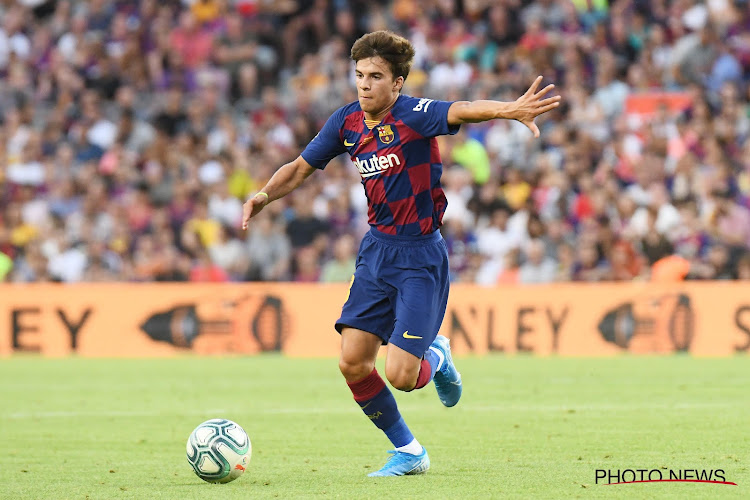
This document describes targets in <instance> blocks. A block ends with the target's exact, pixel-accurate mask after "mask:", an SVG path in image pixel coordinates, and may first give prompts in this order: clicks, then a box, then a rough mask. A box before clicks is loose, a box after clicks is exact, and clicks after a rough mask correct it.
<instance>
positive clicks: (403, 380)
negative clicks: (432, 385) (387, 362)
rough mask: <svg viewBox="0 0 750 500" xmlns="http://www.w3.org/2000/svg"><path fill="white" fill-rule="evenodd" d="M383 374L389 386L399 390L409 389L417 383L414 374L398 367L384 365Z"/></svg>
mask: <svg viewBox="0 0 750 500" xmlns="http://www.w3.org/2000/svg"><path fill="white" fill-rule="evenodd" d="M385 376H386V378H387V379H388V382H390V384H391V386H392V387H393V388H394V389H398V390H399V391H411V390H412V389H414V386H415V385H417V377H416V375H415V374H414V373H411V371H410V370H406V369H403V368H400V367H396V368H391V367H386V371H385Z"/></svg>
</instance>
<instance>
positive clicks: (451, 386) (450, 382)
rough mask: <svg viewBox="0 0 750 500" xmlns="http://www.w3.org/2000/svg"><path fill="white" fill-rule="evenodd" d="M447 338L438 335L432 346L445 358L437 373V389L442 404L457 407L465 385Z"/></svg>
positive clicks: (435, 379) (435, 380)
mask: <svg viewBox="0 0 750 500" xmlns="http://www.w3.org/2000/svg"><path fill="white" fill-rule="evenodd" d="M450 342H451V341H450V340H449V339H448V338H447V337H444V336H442V335H438V336H437V337H435V340H434V341H433V342H432V344H431V345H430V349H436V350H438V351H440V352H441V353H442V355H443V357H444V359H445V360H444V361H443V366H442V367H441V368H440V369H439V370H438V371H436V372H435V378H434V379H433V381H434V382H435V389H437V393H438V397H439V398H440V402H441V403H443V404H444V405H445V406H456V403H458V400H459V399H461V393H462V392H463V385H462V383H461V374H460V373H458V370H456V365H454V364H453V358H452V357H451V344H450Z"/></svg>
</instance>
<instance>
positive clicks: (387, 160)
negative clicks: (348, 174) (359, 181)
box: [354, 153, 401, 179]
mask: <svg viewBox="0 0 750 500" xmlns="http://www.w3.org/2000/svg"><path fill="white" fill-rule="evenodd" d="M399 165H401V158H399V157H398V156H396V155H395V154H393V153H390V154H388V155H387V156H378V155H373V156H371V157H370V158H368V159H366V160H360V159H359V158H358V157H357V158H354V166H355V167H357V170H359V174H360V175H361V176H362V178H363V179H366V178H367V177H372V176H373V175H378V174H379V173H380V172H382V171H383V170H387V169H389V168H393V167H394V166H399Z"/></svg>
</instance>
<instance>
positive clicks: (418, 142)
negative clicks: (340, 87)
mask: <svg viewBox="0 0 750 500" xmlns="http://www.w3.org/2000/svg"><path fill="white" fill-rule="evenodd" d="M451 104H453V103H452V102H447V101H436V100H432V99H420V98H416V97H410V96H407V95H400V96H399V97H398V99H397V100H396V104H395V105H394V106H393V108H391V111H390V112H389V113H388V115H387V116H386V117H385V118H383V120H382V121H381V122H380V123H379V124H378V125H376V126H375V127H373V128H372V129H370V128H368V127H367V126H366V125H365V113H364V111H362V108H361V107H360V106H359V102H353V103H351V104H347V105H346V106H343V107H341V108H339V109H338V110H336V111H335V112H334V113H333V114H332V115H331V117H330V118H329V119H328V121H327V122H326V123H325V125H323V128H322V129H321V130H320V133H318V135H317V136H315V138H314V139H313V140H312V141H310V144H308V145H307V147H306V148H305V150H304V151H303V152H302V158H304V160H305V161H306V162H307V163H309V164H310V165H312V166H313V167H315V168H319V169H324V168H325V166H326V165H327V164H328V162H329V161H331V159H333V158H335V157H336V156H338V155H340V154H343V153H349V156H350V157H351V159H352V162H353V163H354V166H355V167H356V168H357V170H358V171H359V174H360V176H361V177H362V185H363V186H364V187H365V193H366V194H367V202H368V205H369V211H368V216H369V222H370V226H372V227H374V228H376V229H377V230H379V231H382V232H384V233H387V234H397V235H404V236H419V235H423V234H430V233H432V232H434V231H435V230H437V228H438V227H440V225H441V224H442V219H443V214H444V213H445V208H446V207H447V205H448V202H447V200H446V199H445V194H444V193H443V188H442V187H441V185H440V177H441V175H442V173H443V163H442V161H441V159H440V151H439V150H438V145H437V140H436V139H435V137H436V136H438V135H446V134H455V133H456V132H458V129H459V126H458V125H448V108H450V106H451Z"/></svg>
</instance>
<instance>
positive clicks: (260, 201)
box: [242, 193, 268, 230]
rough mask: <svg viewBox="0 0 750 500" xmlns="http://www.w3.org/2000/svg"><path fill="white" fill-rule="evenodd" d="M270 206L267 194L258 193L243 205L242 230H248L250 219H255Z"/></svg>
mask: <svg viewBox="0 0 750 500" xmlns="http://www.w3.org/2000/svg"><path fill="white" fill-rule="evenodd" d="M266 205H268V195H267V194H265V193H258V194H256V195H255V196H253V197H252V198H250V199H249V200H247V201H246V202H245V204H244V205H242V229H243V230H244V229H247V224H248V222H250V219H252V218H253V217H255V216H256V215H258V214H259V213H260V211H261V210H263V207H265V206H266Z"/></svg>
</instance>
